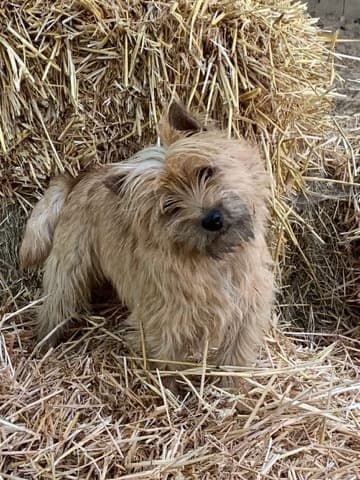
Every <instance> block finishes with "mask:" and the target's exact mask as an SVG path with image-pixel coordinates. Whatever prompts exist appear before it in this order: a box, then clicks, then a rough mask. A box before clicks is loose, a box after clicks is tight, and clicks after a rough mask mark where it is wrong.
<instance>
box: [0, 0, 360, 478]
mask: <svg viewBox="0 0 360 480" xmlns="http://www.w3.org/2000/svg"><path fill="white" fill-rule="evenodd" d="M0 32H1V33H0V89H1V91H2V92H3V94H2V95H1V97H0V113H1V114H0V160H1V170H0V201H1V205H0V234H1V236H0V250H1V256H0V267H1V269H0V294H1V297H0V298H1V299H2V301H1V304H0V314H1V316H0V398H1V401H0V478H4V479H8V478H9V479H14V480H15V479H22V480H23V479H28V478H29V479H30V478H41V479H65V478H66V479H72V478H74V479H75V478H76V479H93V478H94V479H105V478H106V479H111V478H117V479H119V478H124V479H125V478H129V479H130V478H132V479H142V478H148V479H153V478H161V479H163V478H169V479H170V478H174V479H190V478H199V479H213V478H224V479H225V478H229V479H230V478H239V479H246V480H252V479H254V480H260V479H261V480H262V479H272V480H278V479H285V478H286V479H291V480H294V479H301V480H302V479H309V480H310V479H311V480H315V479H319V480H320V479H323V478H331V479H334V480H342V479H344V480H345V479H346V480H352V479H354V480H355V479H356V478H358V472H359V469H360V460H359V457H360V415H359V404H360V400H359V395H360V383H359V378H360V367H359V365H360V354H359V353H360V341H359V327H358V318H359V310H360V309H359V306H360V297H359V282H360V264H359V258H360V250H359V242H360V224H359V215H360V212H359V182H360V179H359V162H360V160H359V158H360V141H359V138H360V136H359V131H360V123H359V122H360V119H359V118H356V117H354V118H352V119H350V120H349V119H347V118H345V117H344V118H331V117H330V116H329V113H330V112H331V108H332V98H333V97H334V95H335V93H334V91H333V87H334V83H335V82H336V80H337V77H336V73H335V69H334V63H335V62H336V61H340V60H339V59H336V56H335V55H334V52H333V48H334V45H335V41H336V35H331V34H326V35H325V34H320V32H319V31H318V29H317V27H316V25H315V24H314V21H313V20H311V19H310V18H308V17H307V15H306V13H305V7H304V6H303V5H302V4H300V3H296V2H291V1H290V0H238V1H236V2H235V1H215V0H197V1H195V0H194V1H185V0H184V1H169V2H159V1H148V2H143V1H137V0H134V1H122V0H116V1H115V0H109V1H107V2H104V1H99V0H81V1H71V0H55V1H52V2H50V1H45V0H37V1H35V0H32V1H20V0H17V1H16V0H15V1H12V2H10V1H7V0H2V1H1V0H0ZM173 96H178V97H180V98H181V99H183V100H184V101H185V102H186V103H187V104H188V105H189V106H191V107H196V108H199V110H201V111H202V112H207V114H208V115H209V116H211V117H214V118H215V119H216V120H217V121H218V122H219V123H220V124H221V125H222V126H223V127H224V128H227V129H228V131H229V133H231V134H232V135H245V136H246V137H247V138H249V139H250V140H251V141H254V142H257V143H258V144H259V145H260V147H261V149H262V152H263V154H264V158H265V160H266V163H267V166H268V169H269V171H270V172H271V174H272V176H273V179H274V186H273V199H272V209H273V213H274V222H273V246H274V258H275V260H276V265H277V271H278V272H277V273H278V276H279V280H280V281H281V289H280V292H279V313H280V317H281V320H282V328H281V332H275V333H274V336H273V337H271V338H269V341H268V343H267V346H266V348H265V349H264V351H263V354H262V357H261V359H260V361H259V364H258V366H257V367H256V368H253V369H242V370H239V369H230V368H227V369H226V368H225V367H224V368H223V369H220V370H219V369H217V370H216V371H215V370H214V369H213V368H212V367H211V366H208V365H188V370H186V371H185V372H184V373H183V374H182V375H180V374H179V380H180V381H182V382H183V383H185V385H186V387H187V390H188V394H187V396H186V397H185V398H182V399H176V398H174V397H173V396H172V394H171V393H169V392H168V391H166V390H164V388H163V386H162V378H163V375H165V373H164V372H151V371H147V370H146V369H144V368H143V363H144V362H143V359H136V358H133V357H131V355H130V354H129V352H128V351H127V349H126V345H124V344H123V342H122V338H123V335H122V329H123V328H124V327H123V326H122V324H121V322H119V319H120V318H121V316H122V315H123V312H121V311H119V310H118V309H117V308H116V307H113V306H109V307H108V308H106V307H104V306H103V307H102V309H100V310H99V311H95V312H94V315H93V316H92V317H87V318H83V328H82V329H81V332H74V333H73V336H72V337H71V338H70V340H69V341H67V342H66V343H64V344H63V345H62V346H60V347H59V348H58V349H57V350H55V351H52V352H49V353H48V354H47V355H46V356H45V357H40V358H37V356H36V351H34V350H33V348H34V340H33V324H34V318H35V313H36V306H37V303H38V302H39V301H41V299H39V291H38V289H37V288H38V280H39V276H38V275H31V276H30V275H29V276H24V275H22V274H20V273H19V272H18V269H17V260H16V259H17V248H18V243H19V239H20V237H21V233H22V226H23V222H24V218H25V215H26V213H27V212H28V211H29V209H30V207H31V205H32V204H33V203H34V201H35V200H36V198H38V196H39V195H40V194H41V192H42V190H43V188H44V186H45V185H46V183H47V181H48V178H49V176H50V175H52V174H53V173H55V172H57V171H64V170H67V171H69V172H71V173H76V172H77V171H79V170H82V169H84V168H86V167H87V166H88V165H90V164H94V163H103V162H111V161H119V160H121V159H123V158H125V157H127V156H128V155H129V154H131V153H133V152H134V151H135V150H137V149H139V147H140V146H143V145H146V144H148V143H152V142H154V141H155V139H156V132H155V125H156V122H157V120H158V118H159V115H160V112H161V110H162V106H163V104H164V103H166V102H168V101H169V100H170V99H171V98H172V97H173ZM105 320H106V321H105ZM299 325H302V326H303V327H305V330H306V331H307V333H304V332H303V330H300V328H299ZM215 374H216V375H219V374H220V375H237V376H240V377H242V379H243V382H242V388H241V389H240V391H237V392H235V391H222V390H220V389H219V388H218V387H217V386H216V385H211V384H208V381H209V380H211V379H213V378H215Z"/></svg>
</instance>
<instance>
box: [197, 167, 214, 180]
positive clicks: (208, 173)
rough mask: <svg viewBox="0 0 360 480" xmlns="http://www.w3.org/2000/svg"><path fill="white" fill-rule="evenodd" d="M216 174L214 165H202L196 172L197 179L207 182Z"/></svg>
mask: <svg viewBox="0 0 360 480" xmlns="http://www.w3.org/2000/svg"><path fill="white" fill-rule="evenodd" d="M214 175H215V168H213V167H202V168H199V169H198V171H197V172H196V176H197V179H198V180H199V182H204V183H205V182H207V181H208V180H209V179H210V178H212V177H213V176H214Z"/></svg>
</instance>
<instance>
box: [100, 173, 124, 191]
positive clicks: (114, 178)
mask: <svg viewBox="0 0 360 480" xmlns="http://www.w3.org/2000/svg"><path fill="white" fill-rule="evenodd" d="M125 180H126V174H125V173H114V174H113V175H109V176H108V177H106V178H105V180H104V185H105V187H107V188H108V189H109V190H111V191H112V192H113V193H115V194H116V195H121V193H122V192H123V188H124V184H125Z"/></svg>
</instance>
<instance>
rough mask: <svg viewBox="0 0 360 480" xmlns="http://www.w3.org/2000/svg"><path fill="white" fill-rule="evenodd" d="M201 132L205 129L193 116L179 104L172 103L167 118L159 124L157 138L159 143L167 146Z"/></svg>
mask: <svg viewBox="0 0 360 480" xmlns="http://www.w3.org/2000/svg"><path fill="white" fill-rule="evenodd" d="M202 130H206V128H205V127H204V126H203V125H201V123H200V122H199V121H198V120H197V119H196V118H195V117H194V116H192V115H191V114H190V113H189V112H187V111H186V110H185V108H184V107H182V106H181V105H180V104H178V103H176V102H173V103H172V104H171V105H170V107H169V111H168V114H167V116H166V117H165V118H163V119H162V121H161V122H160V126H159V136H160V141H161V143H162V144H163V145H165V146H169V145H171V144H172V143H174V142H176V140H179V138H182V137H185V136H190V135H194V133H198V132H200V131H202Z"/></svg>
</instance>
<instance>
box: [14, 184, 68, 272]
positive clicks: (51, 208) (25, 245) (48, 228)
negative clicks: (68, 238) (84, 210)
mask: <svg viewBox="0 0 360 480" xmlns="http://www.w3.org/2000/svg"><path fill="white" fill-rule="evenodd" d="M74 183H75V182H74V179H72V178H71V177H69V176H66V175H60V176H58V177H56V178H54V179H53V180H52V181H51V182H50V185H49V187H48V189H47V190H46V192H45V195H44V197H43V198H42V199H41V200H40V201H39V202H38V203H37V205H36V206H35V208H34V210H33V212H32V214H31V216H30V218H29V220H28V222H27V225H26V230H25V235H24V239H23V242H22V244H21V248H20V266H21V268H36V267H39V266H41V265H42V264H43V263H44V262H45V260H46V259H47V257H48V256H49V254H50V251H51V247H52V242H53V236H54V231H55V228H56V225H57V223H58V221H59V217H60V214H61V210H62V208H63V206H64V203H65V201H66V198H67V197H68V195H69V193H70V192H71V190H72V188H73V186H74Z"/></svg>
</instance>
